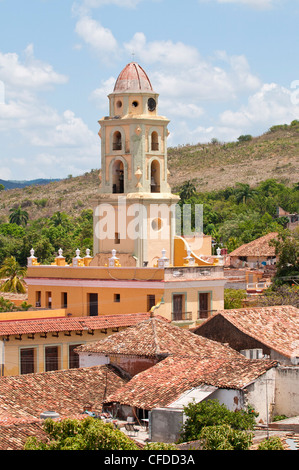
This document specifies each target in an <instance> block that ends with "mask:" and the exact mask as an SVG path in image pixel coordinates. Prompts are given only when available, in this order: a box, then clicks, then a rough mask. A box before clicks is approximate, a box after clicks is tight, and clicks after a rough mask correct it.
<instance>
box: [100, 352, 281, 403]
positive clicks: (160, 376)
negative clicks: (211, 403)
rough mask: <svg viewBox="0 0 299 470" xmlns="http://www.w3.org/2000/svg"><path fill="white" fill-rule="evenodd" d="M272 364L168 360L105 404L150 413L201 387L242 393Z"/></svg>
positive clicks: (224, 359)
mask: <svg viewBox="0 0 299 470" xmlns="http://www.w3.org/2000/svg"><path fill="white" fill-rule="evenodd" d="M276 365H277V363H276V362H275V361H261V360H255V361H253V360H249V359H246V358H245V357H243V356H241V355H239V356H238V357H235V358H234V359H232V358H231V357H225V356H224V355H222V356H220V355H219V356H218V357H213V358H212V359H211V358H203V359H202V358H199V357H196V356H192V357H186V356H185V357H182V356H169V357H168V358H166V359H164V360H163V361H161V362H159V363H158V364H156V365H155V366H153V367H151V368H150V369H147V370H145V371H143V372H141V373H139V374H137V375H135V376H134V377H133V378H132V379H131V380H130V381H129V382H128V383H127V384H126V385H124V386H123V387H122V388H121V389H120V390H118V391H117V392H115V393H113V394H111V395H109V396H108V397H107V399H106V400H105V403H120V404H122V405H128V406H136V407H138V408H142V409H147V410H151V409H153V408H156V407H167V406H169V405H170V404H171V403H173V402H174V401H176V400H177V399H178V398H179V397H180V396H181V395H182V394H183V393H185V392H187V391H189V390H192V389H193V388H196V387H199V386H201V385H212V386H215V387H217V388H231V389H242V388H244V387H246V385H248V384H249V383H251V382H252V381H253V380H255V379H257V378H258V377H259V376H260V375H262V374H264V373H265V372H266V371H267V370H268V369H270V368H272V367H275V366H276Z"/></svg>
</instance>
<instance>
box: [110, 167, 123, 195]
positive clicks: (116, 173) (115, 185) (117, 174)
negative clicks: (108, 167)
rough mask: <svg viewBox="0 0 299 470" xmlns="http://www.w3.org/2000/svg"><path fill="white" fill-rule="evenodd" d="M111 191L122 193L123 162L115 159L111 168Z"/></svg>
mask: <svg viewBox="0 0 299 470" xmlns="http://www.w3.org/2000/svg"><path fill="white" fill-rule="evenodd" d="M112 192H113V193H124V164H123V162H122V161H120V160H116V161H115V162H114V164H113V168H112Z"/></svg>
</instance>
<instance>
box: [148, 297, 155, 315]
mask: <svg viewBox="0 0 299 470" xmlns="http://www.w3.org/2000/svg"><path fill="white" fill-rule="evenodd" d="M155 305H156V297H155V295H151V294H150V295H148V296H147V311H148V312H149V311H150V309H151V308H152V307H154V306H155Z"/></svg>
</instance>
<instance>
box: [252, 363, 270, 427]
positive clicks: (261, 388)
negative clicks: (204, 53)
mask: <svg viewBox="0 0 299 470" xmlns="http://www.w3.org/2000/svg"><path fill="white" fill-rule="evenodd" d="M276 370H277V369H276V368H272V369H270V370H268V371H267V372H266V373H265V374H263V375H261V376H260V377H259V378H258V379H256V380H255V382H254V383H252V384H251V385H248V386H247V387H246V390H247V394H246V404H248V405H250V406H252V407H253V408H254V410H255V411H256V412H257V413H259V416H258V417H257V422H258V423H262V424H267V419H268V420H269V422H270V421H271V419H272V416H273V409H274V406H275V381H276ZM267 414H268V416H267Z"/></svg>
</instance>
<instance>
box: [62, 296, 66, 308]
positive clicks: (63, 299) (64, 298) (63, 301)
mask: <svg viewBox="0 0 299 470" xmlns="http://www.w3.org/2000/svg"><path fill="white" fill-rule="evenodd" d="M61 308H67V292H61Z"/></svg>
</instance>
